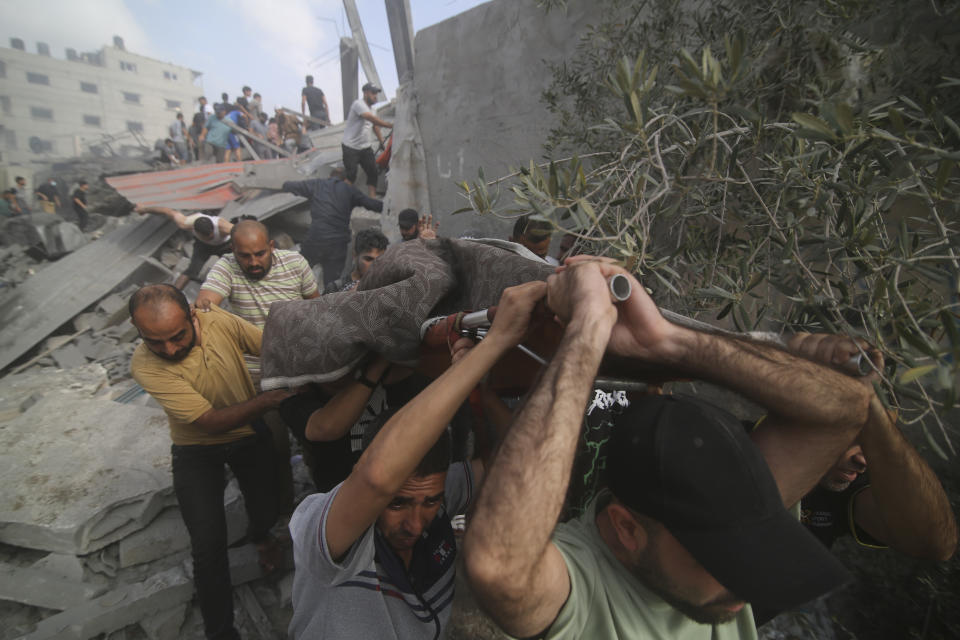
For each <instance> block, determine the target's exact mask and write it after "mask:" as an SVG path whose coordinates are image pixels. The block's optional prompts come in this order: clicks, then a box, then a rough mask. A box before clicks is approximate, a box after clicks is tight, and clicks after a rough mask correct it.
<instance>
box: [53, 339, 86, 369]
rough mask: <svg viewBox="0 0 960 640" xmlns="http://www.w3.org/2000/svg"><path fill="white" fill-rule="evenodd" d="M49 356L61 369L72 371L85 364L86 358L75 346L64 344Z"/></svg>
mask: <svg viewBox="0 0 960 640" xmlns="http://www.w3.org/2000/svg"><path fill="white" fill-rule="evenodd" d="M50 355H52V356H53V359H54V360H56V361H57V366H58V367H60V368H61V369H73V368H74V367H80V366H83V365H85V364H87V358H86V357H85V356H84V355H83V352H81V351H80V349H79V348H77V345H75V344H65V345H63V346H62V347H60V348H59V349H57V350H56V351H54V352H53V353H51V354H50Z"/></svg>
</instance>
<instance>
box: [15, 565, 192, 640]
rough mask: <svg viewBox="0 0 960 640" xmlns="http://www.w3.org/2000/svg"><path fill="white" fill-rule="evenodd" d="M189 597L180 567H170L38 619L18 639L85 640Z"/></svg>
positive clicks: (189, 588) (187, 581)
mask: <svg viewBox="0 0 960 640" xmlns="http://www.w3.org/2000/svg"><path fill="white" fill-rule="evenodd" d="M192 596H193V581H192V580H191V578H190V577H188V575H187V572H186V570H185V568H184V567H174V568H172V569H169V570H167V571H163V572H161V573H158V574H156V575H154V576H151V577H150V578H148V579H146V580H144V581H143V582H137V583H135V584H129V585H124V586H122V587H119V588H118V589H115V590H114V591H109V592H107V593H105V594H103V595H102V596H100V597H98V598H96V599H94V600H90V601H89V602H86V603H84V604H81V605H79V606H76V607H72V608H70V609H67V610H66V611H63V612H61V613H58V614H56V615H53V616H50V617H49V618H46V619H44V620H41V621H40V623H39V624H37V628H36V629H35V630H34V631H33V633H30V634H28V635H26V636H23V637H22V638H21V640H47V639H51V640H52V639H53V638H65V639H73V640H87V639H88V638H92V637H93V636H96V635H99V634H101V633H110V632H112V631H115V630H117V629H122V628H123V627H126V626H128V625H131V624H134V623H136V622H140V621H141V620H143V619H144V617H146V616H147V615H149V614H152V613H154V612H156V611H163V610H169V609H172V608H174V607H177V606H178V605H180V604H182V603H185V602H187V601H188V600H190V598H191V597H192Z"/></svg>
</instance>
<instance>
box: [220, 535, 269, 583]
mask: <svg viewBox="0 0 960 640" xmlns="http://www.w3.org/2000/svg"><path fill="white" fill-rule="evenodd" d="M228 553H229V556H230V583H231V584H232V585H233V586H237V585H240V584H246V583H247V582H250V581H251V580H256V579H257V578H262V577H263V568H262V567H261V566H260V554H259V553H257V547H256V545H252V544H245V545H243V546H242V547H234V548H232V549H230V550H229V552H228Z"/></svg>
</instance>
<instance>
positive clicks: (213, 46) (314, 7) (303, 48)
mask: <svg viewBox="0 0 960 640" xmlns="http://www.w3.org/2000/svg"><path fill="white" fill-rule="evenodd" d="M356 4H357V8H358V10H359V13H360V20H361V22H362V23H363V29H364V33H365V34H366V38H367V43H368V44H369V46H370V52H371V54H372V56H373V58H374V64H375V65H376V68H377V72H378V73H379V75H380V81H381V83H382V85H383V89H384V92H385V93H386V95H387V97H388V99H391V98H393V97H394V96H395V95H396V88H397V68H396V64H395V62H394V59H393V48H392V44H391V40H390V27H389V25H388V23H387V13H386V8H385V4H384V2H383V0H356ZM479 4H482V0H410V6H411V12H412V14H413V29H414V33H416V32H417V31H419V30H420V29H423V28H425V27H428V26H430V25H433V24H436V23H438V22H441V21H443V20H445V19H447V18H449V17H451V16H454V15H456V14H458V13H461V12H463V11H466V10H468V9H470V8H472V7H474V6H477V5H479ZM114 35H119V36H121V37H122V38H123V39H124V43H125V46H126V49H127V50H128V51H130V52H132V53H137V54H140V55H144V56H148V57H151V58H156V59H158V60H163V61H167V62H172V63H174V64H178V65H182V66H185V67H189V68H191V69H194V70H196V71H200V72H202V73H203V76H201V77H200V78H199V79H198V80H197V84H198V87H197V95H198V96H199V95H201V94H203V95H206V96H207V98H209V99H210V101H211V102H219V100H220V94H221V93H223V92H227V93H228V94H229V96H230V99H231V100H233V99H234V98H235V97H236V96H237V95H239V94H240V89H241V87H243V85H249V86H250V87H252V88H253V90H254V91H255V92H258V93H260V94H262V96H263V103H264V105H266V106H267V107H268V108H269V109H270V110H272V108H273V105H275V104H282V105H283V106H285V107H289V108H291V109H296V110H299V109H300V89H301V88H302V87H303V85H304V76H306V75H307V74H312V75H313V77H314V84H315V85H316V86H318V87H320V88H321V89H323V91H324V93H326V95H327V102H328V104H329V107H330V114H331V119H332V120H333V121H334V122H338V121H340V120H342V119H343V118H342V116H343V107H342V104H343V102H342V100H341V93H340V57H339V52H340V37H341V36H348V37H349V36H350V35H351V32H350V27H349V24H348V23H347V18H346V13H345V12H344V9H343V3H342V1H341V0H191V1H187V0H81V1H78V0H0V46H3V47H9V46H10V38H11V37H17V38H21V39H22V40H23V41H24V42H25V43H26V49H27V51H29V52H36V50H37V48H36V43H37V42H38V41H39V42H46V43H47V44H49V45H50V49H51V54H52V55H53V56H54V57H56V58H64V57H65V53H64V49H65V48H67V47H70V48H73V49H76V50H77V51H80V52H82V51H94V50H96V49H99V48H100V47H102V46H103V45H108V44H111V43H112V42H113V36H114ZM359 73H360V85H363V83H364V82H366V78H365V77H364V75H363V69H362V67H361V69H360V72H359Z"/></svg>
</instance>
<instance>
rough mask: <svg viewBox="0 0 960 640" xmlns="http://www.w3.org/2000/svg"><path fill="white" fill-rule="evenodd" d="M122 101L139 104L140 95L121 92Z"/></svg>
mask: <svg viewBox="0 0 960 640" xmlns="http://www.w3.org/2000/svg"><path fill="white" fill-rule="evenodd" d="M123 101H124V102H129V103H131V104H140V94H139V93H130V92H129V91H124V92H123Z"/></svg>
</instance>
